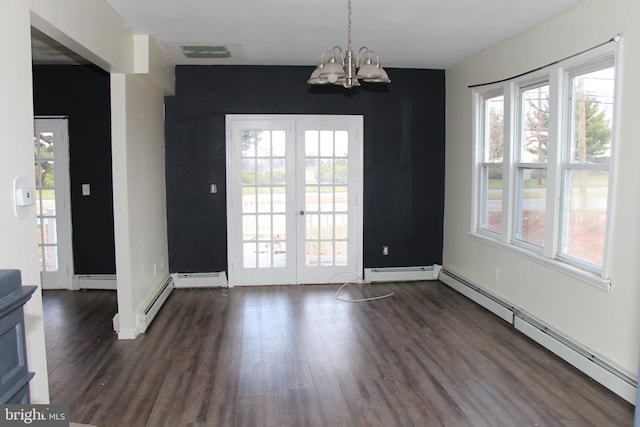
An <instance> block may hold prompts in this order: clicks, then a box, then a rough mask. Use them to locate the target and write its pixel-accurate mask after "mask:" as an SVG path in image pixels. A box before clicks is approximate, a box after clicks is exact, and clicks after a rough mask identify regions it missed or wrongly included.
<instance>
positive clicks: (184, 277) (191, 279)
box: [171, 271, 228, 288]
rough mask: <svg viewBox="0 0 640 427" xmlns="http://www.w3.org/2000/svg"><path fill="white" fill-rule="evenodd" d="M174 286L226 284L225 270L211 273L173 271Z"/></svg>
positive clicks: (194, 286) (199, 286) (201, 286)
mask: <svg viewBox="0 0 640 427" xmlns="http://www.w3.org/2000/svg"><path fill="white" fill-rule="evenodd" d="M171 276H172V277H173V280H174V282H175V287H176V288H219V287H225V286H228V282H227V273H226V272H225V271H219V272H213V273H174V274H172V275H171Z"/></svg>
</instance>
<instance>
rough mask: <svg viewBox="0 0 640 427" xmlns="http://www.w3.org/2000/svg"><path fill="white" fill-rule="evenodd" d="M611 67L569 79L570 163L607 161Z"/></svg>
mask: <svg viewBox="0 0 640 427" xmlns="http://www.w3.org/2000/svg"><path fill="white" fill-rule="evenodd" d="M614 70H615V68H613V67H611V68H607V69H604V70H599V71H594V72H591V73H587V74H580V75H576V76H573V77H572V78H571V84H572V91H573V93H572V97H571V104H572V105H571V111H572V116H571V118H572V121H573V123H572V125H571V133H572V135H571V153H570V161H571V162H572V163H580V164H584V163H603V164H608V163H609V160H610V157H611V123H612V121H613V97H614V74H615V73H614Z"/></svg>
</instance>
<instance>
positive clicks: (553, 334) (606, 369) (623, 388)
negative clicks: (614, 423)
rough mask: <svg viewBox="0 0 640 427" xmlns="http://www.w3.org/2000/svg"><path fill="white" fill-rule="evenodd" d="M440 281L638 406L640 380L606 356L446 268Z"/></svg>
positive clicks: (441, 274) (441, 273)
mask: <svg viewBox="0 0 640 427" xmlns="http://www.w3.org/2000/svg"><path fill="white" fill-rule="evenodd" d="M439 279H440V281H441V282H443V283H445V284H446V285H448V286H450V287H451V288H453V289H455V290H456V291H458V292H460V293H461V294H462V295H464V296H466V297H467V298H469V299H471V300H472V301H474V302H476V303H477V304H479V305H481V306H482V307H484V308H486V309H487V310H489V311H491V312H492V313H494V314H496V315H497V316H498V317H500V318H502V319H503V320H505V321H507V322H509V323H512V324H513V326H514V328H515V329H517V330H518V331H520V332H521V333H523V334H524V335H526V336H528V337H529V338H531V339H533V340H534V341H536V342H537V343H538V344H540V345H542V346H543V347H545V348H546V349H548V350H549V351H551V352H552V353H554V354H556V355H557V356H558V357H560V358H562V359H564V360H565V361H566V362H568V363H569V364H571V365H573V366H574V367H576V368H577V369H579V370H580V371H582V372H584V373H585V374H586V375H588V376H589V377H591V378H593V379H594V380H595V381H597V382H599V383H600V384H602V385H603V386H605V387H606V388H608V389H609V390H611V391H612V392H613V393H615V394H617V395H618V396H620V397H622V398H623V399H625V400H626V401H628V402H629V403H632V404H635V402H636V393H637V381H636V380H635V379H634V378H632V377H630V376H629V375H627V374H625V373H624V372H622V371H621V370H620V369H618V368H616V367H615V366H614V365H613V364H611V363H609V362H607V361H606V360H605V359H604V358H603V357H599V356H597V355H595V354H593V353H592V352H590V351H589V350H588V349H586V348H585V347H583V346H581V345H580V344H578V343H576V342H574V341H572V340H571V339H569V338H568V337H565V336H563V335H562V334H560V333H559V332H557V331H554V330H553V329H551V328H549V327H548V326H547V325H545V324H544V323H542V322H540V321H539V320H537V319H535V318H534V317H533V316H530V315H529V314H527V313H526V312H524V311H522V310H520V309H519V308H517V307H514V306H512V305H510V304H509V303H508V302H507V301H504V300H502V299H500V298H498V297H496V296H494V295H491V294H490V293H489V292H487V291H485V290H484V289H482V287H480V286H478V285H476V284H474V283H472V282H471V281H469V280H467V279H465V278H462V277H461V276H458V275H456V274H455V273H453V272H450V271H447V270H446V269H443V270H442V271H441V272H440V277H439Z"/></svg>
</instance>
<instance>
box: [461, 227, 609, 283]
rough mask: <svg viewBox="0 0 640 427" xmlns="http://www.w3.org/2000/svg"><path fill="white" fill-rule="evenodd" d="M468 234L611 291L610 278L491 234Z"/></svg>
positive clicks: (480, 240)
mask: <svg viewBox="0 0 640 427" xmlns="http://www.w3.org/2000/svg"><path fill="white" fill-rule="evenodd" d="M468 234H469V236H470V237H472V238H473V239H475V240H477V241H479V242H481V243H484V244H487V245H490V246H493V247H496V248H498V249H501V250H504V251H506V252H510V253H512V254H515V255H518V256H521V257H523V258H526V259H528V260H531V261H534V262H536V263H538V264H540V265H542V266H544V267H548V268H550V269H552V270H555V271H558V272H560V273H562V274H566V275H567V276H570V277H571V278H573V279H576V280H579V281H581V282H583V283H586V284H588V285H591V286H594V287H596V288H598V289H600V290H602V291H605V292H611V280H610V279H604V278H602V277H600V276H598V275H596V274H594V273H591V272H588V271H585V270H582V269H580V268H577V267H574V266H572V265H569V264H565V263H563V262H560V261H558V260H555V259H549V258H546V257H544V256H542V255H540V254H537V253H535V252H531V251H528V250H526V249H523V248H520V247H518V246H515V245H512V244H509V243H505V242H501V241H499V240H496V239H494V238H491V237H489V236H484V235H482V234H480V233H475V232H469V233H468Z"/></svg>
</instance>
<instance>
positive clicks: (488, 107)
mask: <svg viewBox="0 0 640 427" xmlns="http://www.w3.org/2000/svg"><path fill="white" fill-rule="evenodd" d="M484 114H485V117H484V122H485V127H486V129H485V141H484V161H485V162H489V163H495V162H498V163H500V162H502V155H503V154H502V152H503V147H504V96H503V95H500V96H496V97H493V98H490V99H487V100H486V101H485V111H484Z"/></svg>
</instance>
